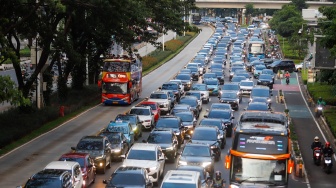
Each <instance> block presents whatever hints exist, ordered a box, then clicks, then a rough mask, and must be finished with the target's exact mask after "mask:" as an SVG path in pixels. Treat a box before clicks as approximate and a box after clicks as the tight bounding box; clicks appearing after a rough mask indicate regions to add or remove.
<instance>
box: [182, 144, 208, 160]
mask: <svg viewBox="0 0 336 188" xmlns="http://www.w3.org/2000/svg"><path fill="white" fill-rule="evenodd" d="M209 149H210V148H209V147H207V146H186V147H184V150H183V152H182V156H200V157H209V156H210V150H209Z"/></svg>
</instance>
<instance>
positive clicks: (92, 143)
mask: <svg viewBox="0 0 336 188" xmlns="http://www.w3.org/2000/svg"><path fill="white" fill-rule="evenodd" d="M77 149H78V150H102V149H103V142H102V141H98V140H82V141H80V142H79V143H78V144H77Z"/></svg>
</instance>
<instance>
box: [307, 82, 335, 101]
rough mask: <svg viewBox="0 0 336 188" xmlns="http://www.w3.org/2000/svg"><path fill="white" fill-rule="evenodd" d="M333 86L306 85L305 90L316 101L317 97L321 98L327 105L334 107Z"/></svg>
mask: <svg viewBox="0 0 336 188" xmlns="http://www.w3.org/2000/svg"><path fill="white" fill-rule="evenodd" d="M334 87H335V86H333V85H328V84H326V83H308V84H307V89H308V91H309V93H310V95H311V96H312V98H313V99H314V101H317V99H318V98H319V97H322V98H323V100H324V101H325V102H326V103H327V105H332V106H336V95H335V93H334Z"/></svg>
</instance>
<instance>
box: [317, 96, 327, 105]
mask: <svg viewBox="0 0 336 188" xmlns="http://www.w3.org/2000/svg"><path fill="white" fill-rule="evenodd" d="M317 105H322V106H325V105H326V103H325V102H324V100H323V99H322V97H319V98H318V100H317Z"/></svg>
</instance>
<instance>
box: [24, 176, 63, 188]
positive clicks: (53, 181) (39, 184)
mask: <svg viewBox="0 0 336 188" xmlns="http://www.w3.org/2000/svg"><path fill="white" fill-rule="evenodd" d="M61 183H62V182H61V181H60V180H59V179H58V178H31V179H29V180H28V182H27V184H26V185H25V188H50V187H62V186H61Z"/></svg>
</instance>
